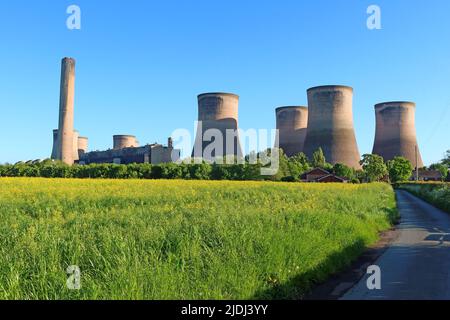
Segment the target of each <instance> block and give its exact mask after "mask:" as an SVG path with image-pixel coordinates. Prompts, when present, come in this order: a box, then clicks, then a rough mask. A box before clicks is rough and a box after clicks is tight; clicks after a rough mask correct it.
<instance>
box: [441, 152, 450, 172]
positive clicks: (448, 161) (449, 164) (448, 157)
mask: <svg viewBox="0 0 450 320" xmlns="http://www.w3.org/2000/svg"><path fill="white" fill-rule="evenodd" d="M441 163H442V164H444V165H446V166H447V168H450V150H447V152H446V153H445V158H444V159H442V161H441Z"/></svg>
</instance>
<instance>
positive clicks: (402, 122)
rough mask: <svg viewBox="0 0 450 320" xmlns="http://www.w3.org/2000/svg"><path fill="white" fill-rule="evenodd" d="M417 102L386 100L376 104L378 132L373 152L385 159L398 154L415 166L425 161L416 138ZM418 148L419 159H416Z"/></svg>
mask: <svg viewBox="0 0 450 320" xmlns="http://www.w3.org/2000/svg"><path fill="white" fill-rule="evenodd" d="M415 112H416V104H415V103H413V102H405V101H397V102H385V103H380V104H377V105H376V106H375V116H376V133H375V143H374V147H373V151H372V153H373V154H378V155H380V156H382V157H383V158H384V160H385V161H388V160H392V159H393V158H395V157H397V156H401V157H404V158H406V159H408V160H409V161H410V162H411V164H412V165H413V167H418V168H422V167H423V162H422V157H421V155H420V152H419V147H418V144H417V139H416V127H415ZM416 149H417V161H416Z"/></svg>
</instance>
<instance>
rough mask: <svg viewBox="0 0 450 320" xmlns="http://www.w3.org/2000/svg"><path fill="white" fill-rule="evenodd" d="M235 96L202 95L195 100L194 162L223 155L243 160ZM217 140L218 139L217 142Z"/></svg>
mask: <svg viewBox="0 0 450 320" xmlns="http://www.w3.org/2000/svg"><path fill="white" fill-rule="evenodd" d="M238 108H239V96H238V95H235V94H232V93H217V92H215V93H204V94H201V95H199V96H198V128H197V135H196V138H195V144H194V150H193V151H192V156H193V157H194V158H203V159H204V160H206V161H214V160H216V158H221V157H224V156H227V155H233V156H236V157H240V158H241V157H243V153H242V149H241V143H240V140H239V135H238V131H237V130H238ZM218 139H221V141H220V140H218Z"/></svg>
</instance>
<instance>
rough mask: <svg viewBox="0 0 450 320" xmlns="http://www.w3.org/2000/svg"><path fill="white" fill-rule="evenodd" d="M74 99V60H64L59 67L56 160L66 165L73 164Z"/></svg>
mask: <svg viewBox="0 0 450 320" xmlns="http://www.w3.org/2000/svg"><path fill="white" fill-rule="evenodd" d="M74 99H75V60H74V59H72V58H64V59H63V60H62V65H61V89H60V101H59V127H58V149H57V152H58V153H57V158H58V159H59V160H61V161H63V162H64V163H66V164H69V165H72V164H73V163H74V158H73V150H74V146H73V144H74V139H73V110H74Z"/></svg>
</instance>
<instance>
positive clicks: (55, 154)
mask: <svg viewBox="0 0 450 320" xmlns="http://www.w3.org/2000/svg"><path fill="white" fill-rule="evenodd" d="M51 159H53V160H57V159H58V129H54V130H53V149H52V156H51Z"/></svg>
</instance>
